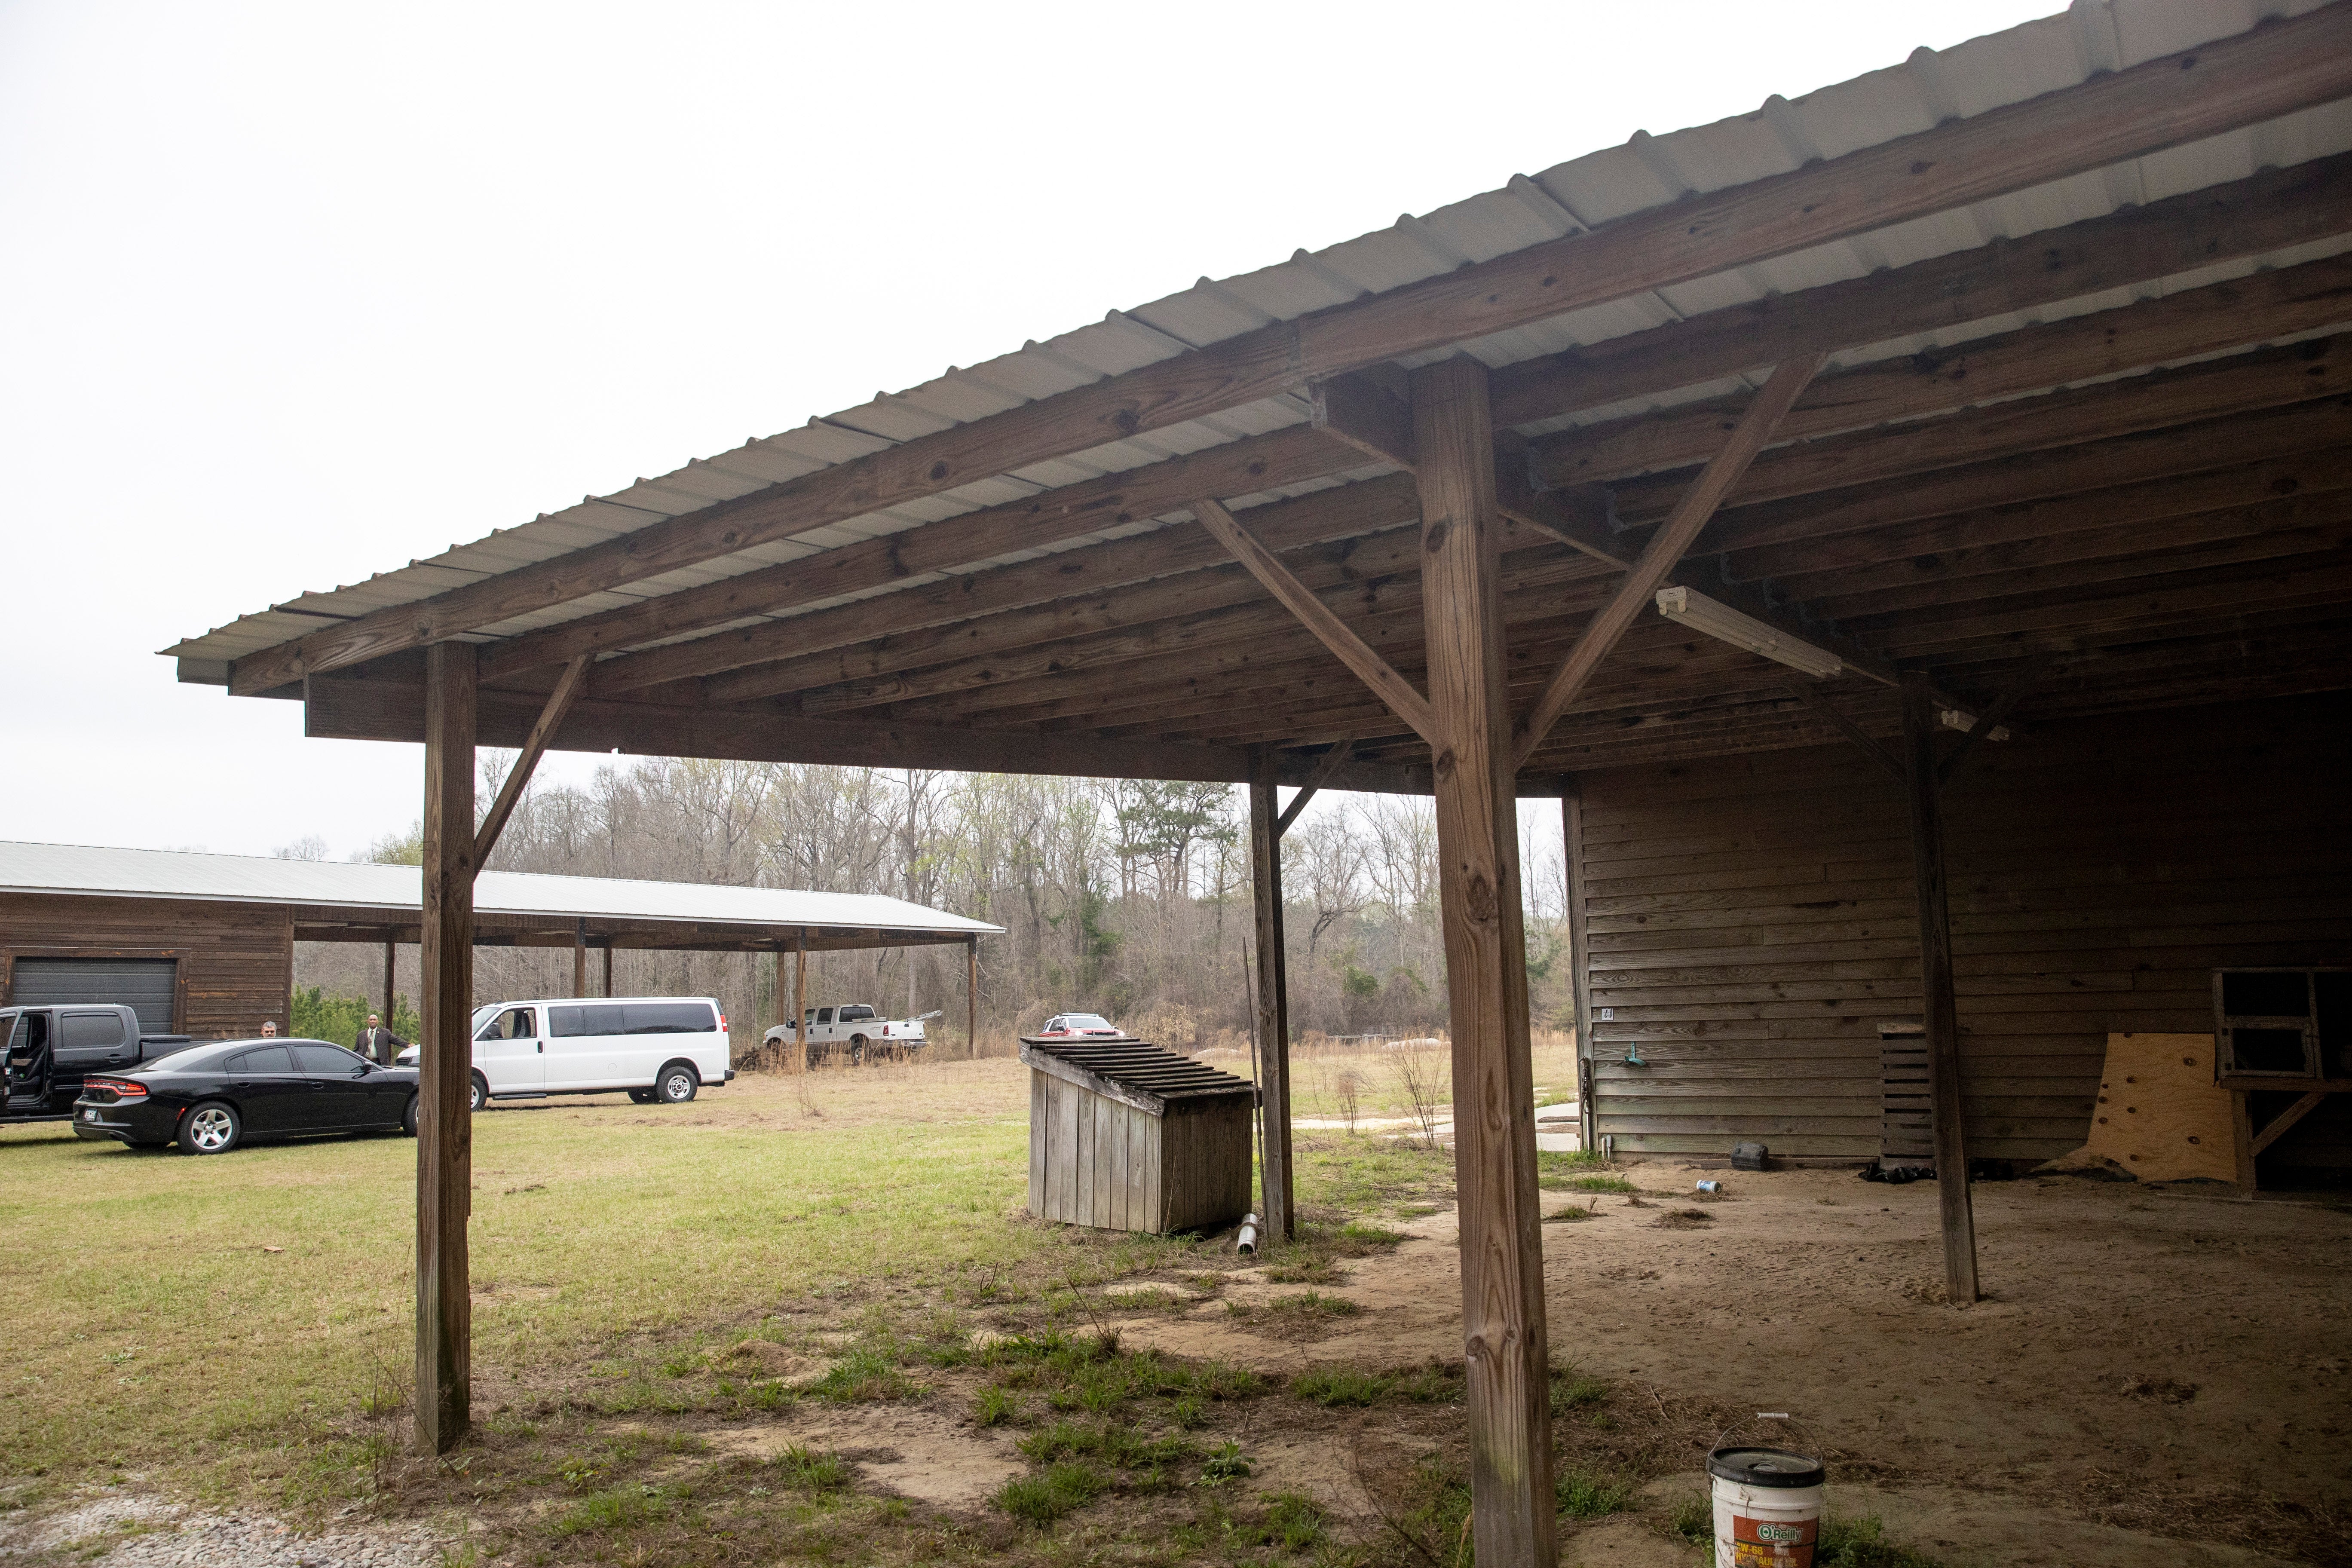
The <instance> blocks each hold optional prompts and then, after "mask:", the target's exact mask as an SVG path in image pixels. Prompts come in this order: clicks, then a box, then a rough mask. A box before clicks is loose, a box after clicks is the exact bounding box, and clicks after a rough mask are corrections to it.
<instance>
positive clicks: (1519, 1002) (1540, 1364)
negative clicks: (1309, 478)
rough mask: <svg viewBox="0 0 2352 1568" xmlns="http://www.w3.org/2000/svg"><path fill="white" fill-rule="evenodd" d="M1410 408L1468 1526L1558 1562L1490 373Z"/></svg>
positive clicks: (1453, 366)
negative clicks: (1465, 1411) (1449, 1094)
mask: <svg viewBox="0 0 2352 1568" xmlns="http://www.w3.org/2000/svg"><path fill="white" fill-rule="evenodd" d="M1412 412H1413V434H1414V439H1415V442H1416V445H1417V447H1418V449H1419V451H1420V454H1421V469H1420V480H1421V510H1422V584H1423V588H1422V604H1423V616H1424V626H1425V632H1424V635H1425V637H1426V638H1427V641H1428V645H1429V689H1430V706H1431V708H1432V710H1433V712H1434V713H1435V714H1436V715H1437V721H1438V724H1439V726H1440V727H1439V729H1438V731H1437V733H1436V734H1435V735H1434V736H1433V737H1432V741H1431V745H1432V749H1433V751H1434V752H1436V754H1437V840H1438V888H1439V899H1438V902H1439V908H1440V913H1441V916H1442V918H1443V921H1444V935H1445V992H1446V1002H1447V1007H1448V1013H1449V1016H1450V1018H1451V1021H1452V1024H1453V1034H1454V1186H1455V1191H1456V1194H1457V1201H1458V1208H1459V1212H1460V1216H1461V1221H1460V1223H1461V1238H1462V1239H1461V1249H1462V1329H1463V1338H1464V1344H1465V1355H1466V1358H1467V1369H1466V1371H1467V1378H1466V1382H1465V1389H1464V1396H1465V1403H1466V1404H1467V1405H1468V1407H1469V1417H1470V1421H1469V1425H1470V1489H1471V1533H1472V1538H1473V1542H1474V1544H1475V1550H1476V1553H1477V1559H1478V1561H1479V1562H1481V1563H1517V1564H1527V1565H1533V1564H1542V1565H1543V1568H1550V1564H1552V1563H1555V1562H1556V1561H1558V1557H1559V1553H1558V1550H1557V1548H1556V1546H1555V1544H1554V1542H1553V1523H1552V1519H1553V1510H1554V1509H1555V1507H1556V1504H1555V1503H1554V1500H1553V1498H1552V1473H1551V1472H1552V1454H1551V1406H1550V1386H1551V1384H1550V1377H1551V1366H1550V1358H1549V1347H1548V1342H1547V1338H1546V1331H1545V1317H1544V1276H1543V1237H1542V1232H1541V1229H1540V1226H1539V1223H1538V1222H1539V1221H1540V1218H1541V1209H1540V1203H1539V1197H1538V1191H1537V1186H1536V1131H1535V1079H1534V1068H1533V1065H1532V1062H1531V1060H1530V1058H1529V1055H1528V1048H1529V1047H1528V969H1527V934H1526V931H1525V930H1524V929H1523V923H1522V922H1523V916H1522V914H1521V912H1520V898H1519V864H1518V848H1519V827H1518V812H1517V805H1515V804H1514V797H1515V793H1516V792H1515V791H1514V789H1513V787H1512V774H1513V772H1514V768H1513V764H1512V757H1511V736H1510V713H1509V710H1508V708H1507V706H1506V705H1505V694H1504V689H1503V622H1502V616H1501V615H1500V613H1499V606H1498V591H1497V586H1496V563H1497V561H1498V560H1499V557H1500V553H1501V552H1500V549H1499V533H1498V531H1499V528H1500V523H1501V518H1500V515H1499V511H1498V509H1497V507H1496V500H1495V468H1494V451H1495V434H1494V426H1493V422H1492V420H1491V419H1490V417H1489V416H1488V412H1487V401H1486V367H1485V366H1484V365H1482V364H1480V363H1478V362H1477V361H1475V360H1473V359H1469V358H1467V357H1459V356H1457V357H1456V358H1454V359H1450V360H1445V361H1443V362H1441V363H1437V364H1433V365H1431V366H1429V367H1428V368H1426V369H1424V370H1421V371H1417V372H1415V373H1414V374H1413V378H1412Z"/></svg>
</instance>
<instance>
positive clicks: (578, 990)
mask: <svg viewBox="0 0 2352 1568" xmlns="http://www.w3.org/2000/svg"><path fill="white" fill-rule="evenodd" d="M587 994H588V917H587V916H585V915H582V916H581V917H580V918H579V919H578V920H577V921H574V922H573V924H572V995H574V996H585V995H587Z"/></svg>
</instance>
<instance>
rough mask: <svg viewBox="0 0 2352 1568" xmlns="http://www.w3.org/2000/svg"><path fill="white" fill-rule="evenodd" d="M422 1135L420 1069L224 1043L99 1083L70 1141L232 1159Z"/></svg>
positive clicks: (322, 1048) (316, 1043)
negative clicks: (258, 1142) (250, 1147)
mask: <svg viewBox="0 0 2352 1568" xmlns="http://www.w3.org/2000/svg"><path fill="white" fill-rule="evenodd" d="M394 1128H398V1129H399V1130H401V1131H404V1132H407V1133H409V1134H410V1135H412V1136H414V1135H415V1131H416V1069H415V1068H386V1067H378V1066H376V1065H375V1064H374V1063H373V1062H371V1061H368V1060H366V1059H365V1058H362V1057H359V1056H355V1055H353V1054H352V1052H350V1051H347V1050H345V1049H343V1047H341V1046H331V1045H329V1044H328V1043H327V1042H326V1041H324V1040H278V1039H266V1040H218V1041H215V1042H214V1043H213V1044H211V1045H206V1046H192V1047H189V1048H188V1049H186V1050H184V1051H174V1052H173V1053H172V1054H171V1055H170V1056H168V1057H164V1058H161V1059H159V1060H157V1061H156V1062H154V1063H153V1064H152V1065H151V1066H148V1067H145V1068H141V1069H140V1070H139V1071H137V1072H125V1073H103V1074H93V1075H92V1076H91V1077H89V1078H88V1079H84V1080H83V1082H82V1095H81V1098H80V1099H79V1100H75V1101H74V1108H73V1129H74V1133H75V1135H76V1136H78V1137H81V1138H110V1139H112V1140H113V1141H114V1142H118V1143H128V1144H129V1145H131V1147H132V1148H133V1149H160V1148H162V1147H163V1145H164V1144H166V1143H172V1142H177V1143H178V1144H179V1145H180V1148H181V1149H182V1150H183V1151H184V1152H187V1153H190V1154H226V1153H227V1152H229V1151H230V1150H231V1149H234V1148H236V1146H237V1145H238V1144H240V1143H242V1142H246V1141H247V1139H267V1138H302V1137H310V1136H312V1135H314V1134H319V1133H329V1132H363V1131H389V1130H391V1129H394Z"/></svg>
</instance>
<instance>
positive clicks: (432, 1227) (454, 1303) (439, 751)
mask: <svg viewBox="0 0 2352 1568" xmlns="http://www.w3.org/2000/svg"><path fill="white" fill-rule="evenodd" d="M474 690H475V686H474V647H473V645H472V644H471V643H459V642H440V643H435V644H433V645H432V646H431V647H428V648H426V649H425V825H424V833H425V908H424V921H423V929H422V932H421V935H422V939H423V940H422V942H420V944H419V945H420V948H421V951H422V954H423V970H424V984H423V992H424V995H423V998H422V1005H421V1006H420V1008H419V1011H420V1012H421V1013H422V1015H423V1016H424V1020H425V1027H424V1029H423V1031H422V1033H423V1036H424V1039H423V1042H422V1053H421V1054H422V1058H423V1059H422V1062H421V1063H420V1070H419V1072H418V1075H417V1076H418V1079H419V1089H418V1096H417V1107H416V1443H417V1447H420V1448H423V1449H425V1451H426V1452H428V1453H436V1454H442V1453H446V1452H448V1451H449V1449H451V1448H453V1447H456V1446H457V1442H458V1440H459V1439H461V1438H462V1437H464V1436H465V1435H466V1428H467V1425H468V1424H469V1423H470V1421H471V1419H472V1386H471V1385H472V1371H473V1299H472V1295H471V1286H470V1283H469V1274H468V1269H467V1252H466V1221H467V1215H468V1214H469V1213H470V1212H471V1211H472V1208H473V1187H474V1118H473V1111H472V1098H473V1088H472V1075H473V1066H474V1058H473V1034H474V1032H473V1029H472V1028H471V1026H470V1025H471V1014H472V1013H473V1009H474V870H475V867H474Z"/></svg>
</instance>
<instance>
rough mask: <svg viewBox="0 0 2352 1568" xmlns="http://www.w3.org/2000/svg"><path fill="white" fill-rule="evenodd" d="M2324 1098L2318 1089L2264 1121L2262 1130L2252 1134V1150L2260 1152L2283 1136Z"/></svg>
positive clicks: (2316, 1108) (2317, 1107)
mask: <svg viewBox="0 0 2352 1568" xmlns="http://www.w3.org/2000/svg"><path fill="white" fill-rule="evenodd" d="M2326 1098H2327V1096H2326V1093H2324V1092H2320V1091H2314V1092H2313V1093H2310V1094H2306V1095H2305V1096H2304V1097H2303V1098H2302V1099H2301V1100H2296V1101H2295V1102H2294V1104H2293V1105H2290V1106H2288V1107H2287V1108H2286V1109H2285V1110H2282V1111H2280V1112H2279V1113H2278V1114H2277V1115H2276V1116H2274V1117H2273V1118H2271V1120H2270V1121H2266V1122H2264V1123H2263V1130H2262V1131H2260V1132H2257V1133H2255V1134H2254V1141H2253V1145H2252V1149H2253V1152H2254V1153H2256V1154H2260V1153H2261V1152H2263V1150H2265V1149H2267V1148H2269V1147H2270V1146H2271V1145H2272V1144H2273V1143H2275V1142H2278V1141H2279V1140H2280V1139H2282V1138H2284V1137H2285V1136H2286V1135H2287V1133H2288V1132H2289V1131H2292V1130H2293V1129H2294V1124H2295V1123H2296V1122H2298V1121H2302V1120H2303V1119H2304V1118H2305V1117H2306V1116H2308V1115H2310V1114H2311V1113H2312V1112H2313V1111H2315V1110H2318V1109H2319V1107H2320V1103H2321V1102H2322V1101H2323V1100H2326Z"/></svg>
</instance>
